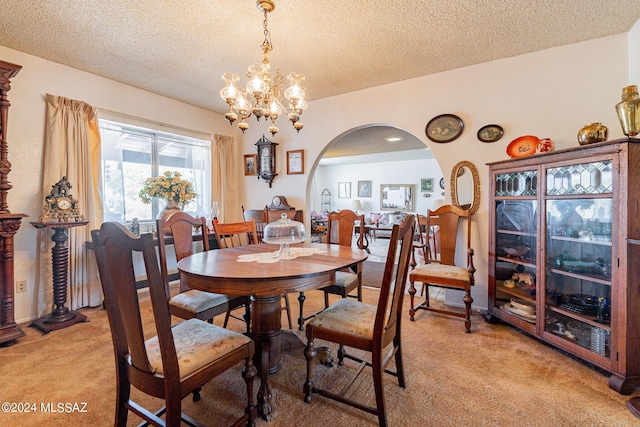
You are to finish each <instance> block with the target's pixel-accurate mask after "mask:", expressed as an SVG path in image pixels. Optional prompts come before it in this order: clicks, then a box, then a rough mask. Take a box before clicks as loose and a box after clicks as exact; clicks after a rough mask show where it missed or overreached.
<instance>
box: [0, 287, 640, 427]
mask: <svg viewBox="0 0 640 427" xmlns="http://www.w3.org/2000/svg"><path fill="white" fill-rule="evenodd" d="M377 293H378V291H377V290H375V289H368V288H367V289H366V290H365V299H366V300H367V301H375V299H376V297H377ZM306 295H307V301H306V302H305V307H306V310H305V311H307V310H308V312H312V311H313V310H315V309H317V308H319V307H320V306H321V304H322V293H321V292H317V291H311V292H307V293H306ZM292 301H295V299H293V300H292ZM407 304H408V298H407V299H406V300H405V311H406V310H408V307H407ZM293 305H294V307H293V308H294V313H295V310H297V304H296V303H294V304H293ZM83 313H85V314H86V315H87V316H88V319H89V322H87V323H84V324H78V325H74V326H72V327H69V328H66V329H63V330H59V331H54V332H51V333H50V334H48V335H41V334H40V333H39V332H38V331H36V330H34V329H33V328H26V325H25V331H26V333H27V336H26V337H25V338H23V339H21V340H20V341H19V342H18V343H17V344H16V345H14V346H12V347H7V348H0V381H1V387H0V393H1V395H2V399H1V400H2V401H3V402H23V403H27V402H28V403H35V404H36V406H37V408H36V409H37V412H35V413H4V412H3V413H0V425H2V426H47V427H52V426H61V427H62V426H109V425H113V413H114V399H115V397H114V396H115V379H114V363H113V353H112V347H111V337H110V333H109V328H108V323H107V319H106V313H105V311H103V310H102V309H99V308H98V309H87V310H83ZM220 320H221V319H217V321H220ZM405 320H406V321H404V322H403V324H402V338H403V340H404V341H403V345H404V360H405V367H406V372H407V388H406V389H400V388H399V387H398V386H397V382H396V381H395V379H394V378H393V377H390V376H387V377H386V385H385V392H386V399H387V405H388V416H389V423H390V425H391V426H409V425H412V426H627V425H628V426H631V425H640V420H638V419H636V418H634V417H633V416H632V415H631V414H630V413H629V411H628V410H627V409H626V407H625V402H626V400H627V399H628V398H629V396H622V395H620V394H618V393H616V392H615V391H613V390H611V389H610V388H609V387H608V376H606V375H605V374H603V373H601V372H598V371H596V370H594V369H592V368H590V367H588V366H585V365H584V364H582V363H580V362H578V361H576V360H574V359H572V358H569V357H567V356H566V355H563V354H562V353H560V352H558V351H556V350H554V349H553V348H550V347H548V346H546V345H544V344H541V343H539V342H537V341H535V340H534V339H532V338H529V337H527V336H525V335H523V334H521V333H519V332H518V331H516V330H514V329H513V328H511V327H509V326H505V325H489V324H487V323H485V322H484V321H483V320H482V318H481V316H479V315H477V314H476V315H474V316H473V319H472V320H473V322H474V323H473V327H472V333H471V334H465V333H464V327H463V323H462V321H461V320H460V319H456V318H450V317H446V316H441V315H437V314H433V313H427V312H424V311H421V312H420V313H419V314H418V316H417V321H416V322H411V321H409V320H408V315H407V318H406V319H405ZM232 327H233V328H234V329H238V330H242V327H243V324H242V323H240V322H237V321H236V322H235V323H234V324H233V325H232ZM346 363H347V366H346V367H333V368H327V367H324V366H318V367H317V368H316V371H315V372H317V374H318V376H317V378H316V382H317V383H326V384H331V385H332V386H336V387H339V386H340V382H341V381H342V379H343V378H344V375H343V373H344V371H346V370H352V369H354V366H353V364H352V363H351V362H348V361H347V362H346ZM240 369H241V368H240V366H238V367H236V368H235V369H232V370H231V371H229V372H227V373H226V374H224V375H222V376H221V377H219V378H218V379H216V380H214V381H213V382H211V383H210V384H208V385H207V386H206V387H205V388H204V389H203V393H202V396H203V399H202V400H201V401H200V402H198V403H193V402H191V400H190V398H186V399H185V400H184V405H183V407H184V410H185V411H186V412H187V413H188V414H189V415H191V416H193V417H194V418H196V419H197V420H199V421H201V422H203V423H206V424H207V425H209V426H224V425H228V424H229V423H230V421H231V420H232V419H235V418H236V417H237V416H239V414H240V413H241V411H242V408H243V402H244V391H243V390H244V387H243V381H242V379H241V377H240ZM304 377H305V362H304V357H303V356H302V354H292V355H285V359H284V366H283V369H282V370H281V371H280V372H278V373H277V374H275V375H273V376H272V377H271V378H270V381H271V385H272V388H273V395H274V403H275V409H274V413H273V419H272V421H271V423H266V422H264V421H262V420H260V421H259V422H258V425H259V426H265V427H266V426H273V427H275V426H287V427H294V426H303V425H304V426H311V427H313V426H323V427H326V426H335V427H338V426H340V427H341V426H375V425H377V420H376V418H375V417H374V416H372V415H369V414H367V413H364V412H362V411H359V410H356V409H353V408H350V407H346V406H344V405H341V404H338V403H335V402H332V401H329V400H327V399H324V398H322V397H319V396H316V395H314V398H313V400H312V402H311V403H310V404H305V403H304V402H303V400H302V384H303V382H304ZM133 394H134V396H139V395H140V394H139V393H138V392H136V391H134V393H133ZM353 395H354V396H357V397H360V398H363V399H364V400H365V401H367V402H373V385H372V381H371V377H370V375H365V376H362V377H361V380H359V382H358V383H357V387H356V388H355V390H353ZM634 395H640V393H638V392H636V393H634ZM152 400H153V399H150V398H143V399H141V402H143V403H151V404H152V405H156V407H157V406H158V405H159V402H157V401H156V402H152ZM47 402H53V403H54V404H55V403H58V402H62V403H66V402H69V403H83V402H86V408H84V409H85V410H86V412H84V413H69V414H65V413H43V412H41V404H42V403H44V404H46V403H47ZM139 421H140V420H139V419H138V418H137V417H135V416H131V417H130V419H129V425H131V426H133V425H137V424H138V423H139Z"/></svg>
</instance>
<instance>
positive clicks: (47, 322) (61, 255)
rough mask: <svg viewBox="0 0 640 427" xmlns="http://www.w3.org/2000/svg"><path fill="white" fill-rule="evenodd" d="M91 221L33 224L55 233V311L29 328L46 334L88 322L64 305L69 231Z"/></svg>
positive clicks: (53, 256)
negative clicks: (34, 328)
mask: <svg viewBox="0 0 640 427" xmlns="http://www.w3.org/2000/svg"><path fill="white" fill-rule="evenodd" d="M88 223H89V221H74V222H49V223H42V222H32V223H31V225H33V226H34V227H36V228H52V229H53V231H54V233H53V236H52V237H51V240H53V241H54V242H55V245H54V247H53V248H52V249H51V260H52V261H53V262H52V265H53V305H54V306H53V310H52V311H51V314H48V315H46V316H43V317H41V318H39V319H36V320H34V321H33V322H32V323H31V324H30V325H29V326H34V327H36V328H38V329H40V330H41V331H42V332H44V333H45V334H47V333H49V332H50V331H54V330H56V329H62V328H66V327H67V326H71V325H74V324H76V323H79V322H84V321H86V320H87V316H85V315H84V314H81V313H78V312H76V311H72V310H69V308H68V307H66V306H65V305H64V304H65V303H66V302H67V284H68V276H69V246H68V245H67V240H68V239H69V234H68V232H67V230H68V229H69V228H71V227H78V226H81V225H86V224H88Z"/></svg>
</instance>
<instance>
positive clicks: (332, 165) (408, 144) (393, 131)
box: [305, 123, 448, 213]
mask: <svg viewBox="0 0 640 427" xmlns="http://www.w3.org/2000/svg"><path fill="white" fill-rule="evenodd" d="M393 138H397V139H393ZM442 177H443V174H442V170H441V168H440V166H439V164H438V162H437V160H436V159H435V158H434V156H433V154H432V153H431V150H430V149H429V148H428V147H427V146H426V144H425V143H424V142H423V141H422V140H420V139H419V138H418V137H416V136H415V135H413V134H411V133H409V132H407V131H405V130H403V129H401V128H399V127H397V126H394V125H390V124H378V123H372V124H368V125H363V126H358V127H355V128H352V129H349V130H347V131H345V132H343V133H342V134H340V135H338V136H336V137H335V138H333V139H332V140H331V141H329V142H328V144H327V145H326V147H324V149H323V150H322V151H321V152H320V154H319V155H318V157H317V158H316V159H314V162H313V164H312V165H311V169H310V171H309V175H308V181H307V186H306V190H305V191H306V195H307V197H306V199H307V203H306V211H307V212H309V213H311V212H314V211H315V212H321V201H322V198H321V193H322V191H323V189H324V188H327V189H328V190H329V191H330V193H331V198H332V201H331V205H330V210H339V209H353V206H355V205H354V204H353V202H354V201H359V202H360V205H361V207H360V208H359V210H362V211H364V212H365V213H369V212H377V211H379V210H380V207H381V206H380V186H381V185H382V184H409V185H412V186H413V188H414V193H413V194H414V195H415V203H414V208H413V210H412V212H420V213H424V212H426V210H427V209H428V208H429V207H431V204H432V201H433V200H435V199H443V198H444V190H443V189H442V188H440V185H439V184H440V178H442ZM446 179H448V178H446ZM424 180H426V182H425V181H424ZM339 183H343V184H344V185H345V186H347V185H348V187H347V189H348V190H350V191H349V192H346V193H344V192H343V193H342V194H338V190H339ZM359 183H369V184H365V185H364V186H361V185H359ZM367 188H368V189H369V190H370V193H367V194H363V193H362V192H360V193H359V192H358V190H362V189H365V190H366V189H367ZM343 190H346V189H344V188H343ZM338 196H342V197H338Z"/></svg>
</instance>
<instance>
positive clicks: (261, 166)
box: [255, 135, 278, 188]
mask: <svg viewBox="0 0 640 427" xmlns="http://www.w3.org/2000/svg"><path fill="white" fill-rule="evenodd" d="M255 145H256V146H257V147H258V179H260V178H262V179H264V180H265V181H266V182H267V184H269V188H271V183H272V182H273V178H275V177H276V176H277V175H278V174H277V173H276V146H277V145H278V144H277V143H275V142H271V141H269V140H268V139H267V138H265V136H264V135H262V138H260V139H259V140H258V142H256V144H255Z"/></svg>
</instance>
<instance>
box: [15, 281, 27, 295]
mask: <svg viewBox="0 0 640 427" xmlns="http://www.w3.org/2000/svg"><path fill="white" fill-rule="evenodd" d="M21 292H27V281H26V280H16V293H17V294H19V293H21Z"/></svg>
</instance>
